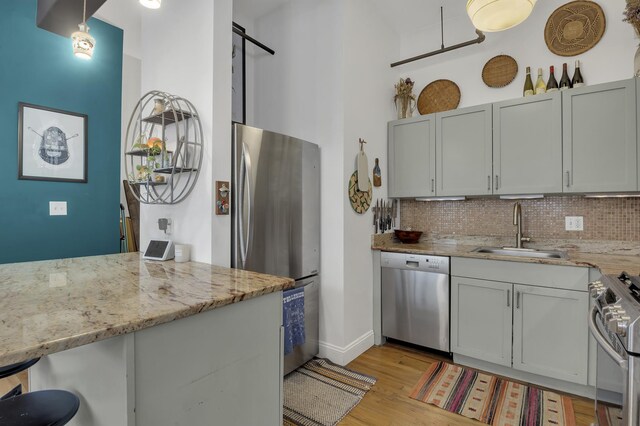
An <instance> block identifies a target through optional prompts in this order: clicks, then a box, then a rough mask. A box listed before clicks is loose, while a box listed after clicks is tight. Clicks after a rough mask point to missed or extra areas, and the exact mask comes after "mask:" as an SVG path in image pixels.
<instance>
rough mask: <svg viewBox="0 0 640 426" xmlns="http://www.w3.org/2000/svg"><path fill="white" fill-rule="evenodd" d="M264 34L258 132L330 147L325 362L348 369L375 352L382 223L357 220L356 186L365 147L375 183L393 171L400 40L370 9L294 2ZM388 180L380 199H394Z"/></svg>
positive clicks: (267, 19)
mask: <svg viewBox="0 0 640 426" xmlns="http://www.w3.org/2000/svg"><path fill="white" fill-rule="evenodd" d="M255 31H256V35H257V37H258V38H259V39H260V40H261V41H263V42H264V43H266V44H267V45H269V46H271V47H272V48H274V49H275V50H276V55H275V56H273V57H271V56H265V55H263V56H256V57H255V58H254V59H255V64H256V66H255V74H256V85H255V88H254V90H255V92H254V94H253V96H254V98H255V123H254V125H256V126H258V127H263V128H266V129H270V130H275V131H278V132H283V133H288V134H291V135H293V136H297V137H300V138H302V139H307V140H309V141H311V142H314V143H317V144H318V145H320V147H321V152H322V168H321V171H322V178H321V180H322V210H321V215H322V264H321V279H322V285H321V310H320V340H321V343H320V355H321V356H326V357H329V358H330V359H332V360H333V361H335V362H338V363H340V364H346V363H348V362H350V361H351V360H352V359H353V358H355V357H356V356H358V355H359V354H360V353H362V352H363V351H364V350H366V349H367V348H368V347H370V346H371V345H372V344H373V333H372V315H373V305H372V303H373V302H372V300H373V296H372V280H373V276H372V264H371V251H370V245H371V240H370V235H371V233H372V232H373V227H372V221H373V217H372V213H371V211H369V212H367V213H366V214H364V215H359V214H357V213H355V212H354V211H353V209H352V208H351V205H350V203H349V201H348V188H347V184H348V181H349V177H350V176H351V173H353V171H354V170H355V163H354V162H355V158H356V154H357V152H358V150H359V145H358V143H357V141H358V138H360V137H362V138H364V139H366V140H367V141H368V144H367V145H366V147H365V150H366V152H367V154H368V156H369V159H370V167H369V169H370V170H369V174H371V170H372V169H373V162H374V159H375V158H376V157H379V158H380V159H381V166H382V167H384V165H385V159H384V157H385V156H386V154H385V153H386V139H387V137H386V122H387V120H388V118H389V114H392V113H393V103H392V101H391V99H392V97H393V85H392V84H390V82H393V80H394V76H395V74H394V73H393V72H392V71H391V69H390V68H389V65H388V64H389V61H390V60H391V56H392V52H395V51H397V49H398V48H399V37H398V36H397V35H396V34H395V33H394V32H393V31H392V30H390V29H389V27H388V26H387V25H385V24H384V21H382V19H381V17H380V16H379V15H378V14H377V11H376V9H373V8H371V7H370V4H369V2H367V1H366V0H352V1H349V2H342V1H335V0H322V1H312V0H303V1H295V2H289V3H288V4H286V5H284V6H282V7H280V8H278V9H276V10H274V11H272V12H270V13H269V14H267V15H265V16H263V17H260V18H258V19H256V20H255ZM250 124H251V123H250ZM384 179H385V180H384V182H385V186H383V187H382V188H376V189H375V190H374V195H373V196H374V198H376V197H381V198H382V197H386V176H385V177H384Z"/></svg>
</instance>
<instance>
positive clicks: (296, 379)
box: [283, 358, 376, 426]
mask: <svg viewBox="0 0 640 426" xmlns="http://www.w3.org/2000/svg"><path fill="white" fill-rule="evenodd" d="M375 383H376V379H375V378H374V377H371V376H367V375H365V374H361V373H358V372H355V371H352V370H349V369H347V368H344V367H341V366H339V365H336V364H334V363H332V362H331V361H329V360H327V359H321V358H316V359H312V360H311V361H309V362H307V363H306V364H305V365H303V366H302V367H300V368H298V369H297V370H296V371H294V372H292V373H291V374H288V375H287V376H286V377H285V378H284V421H283V423H284V425H285V426H291V425H304V426H333V425H335V424H337V423H338V422H339V421H340V420H342V419H343V418H344V416H346V415H347V414H348V413H349V411H351V410H352V409H353V407H355V406H356V405H358V403H359V402H360V401H361V400H362V397H364V395H365V394H366V393H367V392H368V391H369V389H371V387H372V386H373V385H374V384H375Z"/></svg>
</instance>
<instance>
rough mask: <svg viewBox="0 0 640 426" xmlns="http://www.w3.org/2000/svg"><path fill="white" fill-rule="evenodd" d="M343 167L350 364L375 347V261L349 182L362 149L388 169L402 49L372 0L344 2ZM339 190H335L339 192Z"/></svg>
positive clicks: (365, 218)
mask: <svg viewBox="0 0 640 426" xmlns="http://www.w3.org/2000/svg"><path fill="white" fill-rule="evenodd" d="M343 43H344V61H343V65H342V66H343V78H344V116H345V118H344V171H343V175H342V181H341V182H340V183H339V190H340V193H341V195H342V198H343V199H345V200H347V201H346V202H345V203H344V206H343V210H344V230H343V232H344V260H343V262H344V302H343V303H344V310H345V313H344V319H345V321H344V325H343V327H344V342H343V344H344V346H345V347H344V356H343V360H342V362H344V363H347V362H350V361H351V359H353V357H355V356H357V355H359V354H360V353H361V352H362V351H363V350H366V349H367V348H369V347H370V346H371V345H373V334H372V317H373V294H372V283H373V265H372V256H371V249H370V247H371V234H373V232H374V228H373V212H372V210H371V209H369V211H367V212H366V213H365V214H363V215H360V214H357V213H356V212H355V211H354V210H353V209H352V208H351V204H350V203H349V201H348V190H347V182H348V181H349V178H350V177H351V174H352V173H353V172H354V171H355V159H356V156H357V154H358V151H359V149H360V145H359V144H358V138H363V139H364V140H366V141H367V144H366V145H365V147H364V150H365V153H366V154H367V157H368V159H369V170H368V174H369V176H370V179H371V180H372V181H373V177H372V170H373V166H374V160H375V158H379V159H380V168H381V169H382V170H386V156H387V154H386V153H387V121H388V120H389V117H390V116H392V115H393V114H394V106H393V102H392V98H393V95H394V91H393V84H392V83H393V80H394V75H395V74H394V71H392V69H391V68H390V67H389V63H390V62H391V59H392V57H393V55H395V54H396V52H397V51H398V49H399V44H400V40H399V36H398V35H397V34H396V33H395V32H394V31H393V30H391V29H390V28H389V27H388V26H387V25H385V24H384V21H383V20H382V17H381V16H380V15H379V14H378V12H377V10H376V9H374V8H371V7H370V4H369V0H350V1H348V2H345V28H344V40H343ZM387 182H388V180H387V175H386V173H383V175H382V187H380V188H375V187H374V188H373V200H374V202H375V200H376V199H378V198H385V199H386V197H387ZM337 190H338V188H336V191H337Z"/></svg>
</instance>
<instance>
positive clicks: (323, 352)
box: [319, 330, 374, 365]
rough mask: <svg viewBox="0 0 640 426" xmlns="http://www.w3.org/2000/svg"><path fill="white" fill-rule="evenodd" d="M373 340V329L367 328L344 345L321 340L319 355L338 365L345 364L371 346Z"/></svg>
mask: <svg viewBox="0 0 640 426" xmlns="http://www.w3.org/2000/svg"><path fill="white" fill-rule="evenodd" d="M373 340H374V339H373V330H369V331H367V332H366V333H365V334H363V335H362V336H360V337H358V338H357V339H356V340H354V341H353V342H351V343H349V344H348V345H347V346H344V347H340V346H336V345H333V344H331V343H328V342H322V341H321V342H320V353H319V356H320V357H322V358H329V359H330V360H331V361H332V362H334V363H336V364H338V365H347V364H349V363H350V362H351V361H353V360H354V359H356V358H357V357H359V356H360V355H362V354H363V353H364V352H365V351H366V350H367V349H369V348H370V347H372V346H373Z"/></svg>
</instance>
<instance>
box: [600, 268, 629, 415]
mask: <svg viewBox="0 0 640 426" xmlns="http://www.w3.org/2000/svg"><path fill="white" fill-rule="evenodd" d="M589 291H590V292H591V296H592V297H593V298H595V303H594V307H593V310H592V312H591V315H590V318H589V328H590V330H591V334H592V335H593V337H594V338H595V339H596V341H597V342H598V361H597V373H596V424H598V425H600V426H616V425H622V426H639V425H640V414H639V413H640V410H639V408H640V277H639V276H631V275H629V274H627V273H625V272H623V273H622V274H620V275H619V276H615V275H605V276H603V277H602V278H600V280H598V281H594V282H592V283H591V284H589Z"/></svg>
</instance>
